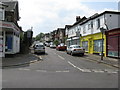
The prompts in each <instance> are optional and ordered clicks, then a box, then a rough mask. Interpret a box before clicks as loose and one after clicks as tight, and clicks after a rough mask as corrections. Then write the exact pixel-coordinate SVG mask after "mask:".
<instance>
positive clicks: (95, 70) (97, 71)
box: [92, 69, 104, 73]
mask: <svg viewBox="0 0 120 90" xmlns="http://www.w3.org/2000/svg"><path fill="white" fill-rule="evenodd" d="M92 71H93V72H96V73H104V71H103V70H100V69H92Z"/></svg>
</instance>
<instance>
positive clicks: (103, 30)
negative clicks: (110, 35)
mask: <svg viewBox="0 0 120 90" xmlns="http://www.w3.org/2000/svg"><path fill="white" fill-rule="evenodd" d="M105 30H106V29H104V28H103V27H102V28H100V31H101V32H102V51H101V60H103V34H104V33H105Z"/></svg>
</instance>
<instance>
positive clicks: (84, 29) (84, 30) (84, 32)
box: [83, 26, 86, 34]
mask: <svg viewBox="0 0 120 90" xmlns="http://www.w3.org/2000/svg"><path fill="white" fill-rule="evenodd" d="M83 34H86V27H85V26H84V27H83Z"/></svg>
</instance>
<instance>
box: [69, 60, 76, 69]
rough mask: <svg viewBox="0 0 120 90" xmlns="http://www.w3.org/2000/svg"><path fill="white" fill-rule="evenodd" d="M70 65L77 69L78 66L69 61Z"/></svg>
mask: <svg viewBox="0 0 120 90" xmlns="http://www.w3.org/2000/svg"><path fill="white" fill-rule="evenodd" d="M68 63H69V64H70V65H72V66H73V67H74V68H76V66H75V65H74V64H72V63H71V62H70V61H68Z"/></svg>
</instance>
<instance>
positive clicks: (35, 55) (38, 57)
mask: <svg viewBox="0 0 120 90" xmlns="http://www.w3.org/2000/svg"><path fill="white" fill-rule="evenodd" d="M32 55H33V56H34V57H36V58H37V59H38V61H40V60H41V61H42V60H43V58H42V56H40V55H37V54H32Z"/></svg>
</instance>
